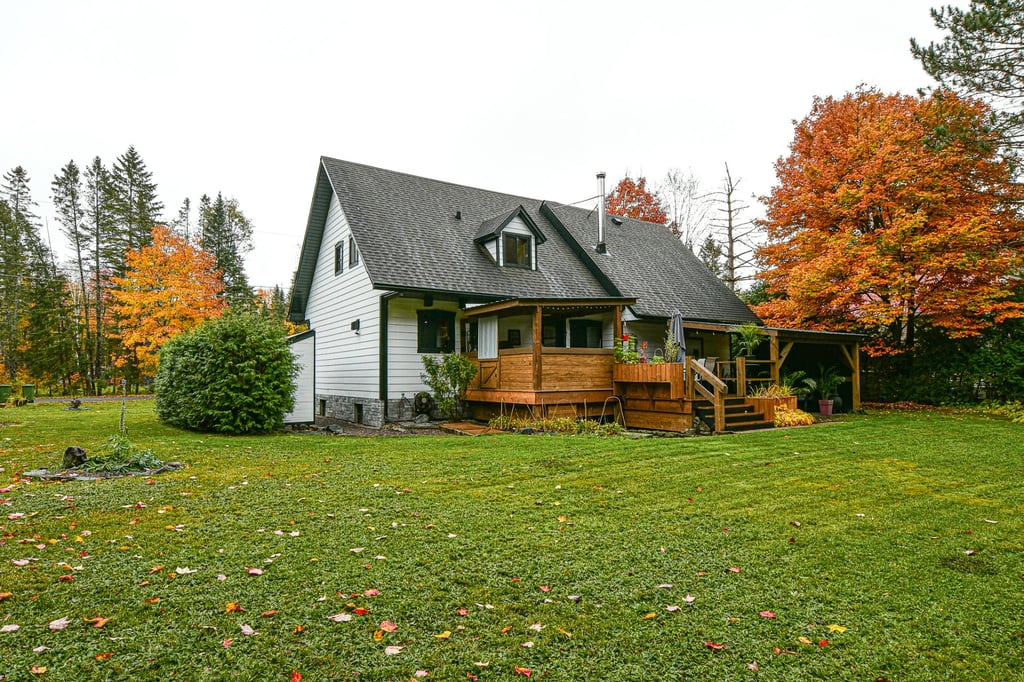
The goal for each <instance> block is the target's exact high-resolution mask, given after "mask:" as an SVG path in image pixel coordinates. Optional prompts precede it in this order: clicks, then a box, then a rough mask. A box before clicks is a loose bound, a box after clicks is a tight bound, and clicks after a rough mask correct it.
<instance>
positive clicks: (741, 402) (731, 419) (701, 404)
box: [693, 396, 775, 431]
mask: <svg viewBox="0 0 1024 682" xmlns="http://www.w3.org/2000/svg"><path fill="white" fill-rule="evenodd" d="M693 409H694V411H697V410H700V411H701V412H702V413H704V414H705V415H707V417H706V419H707V421H708V422H711V423H713V421H714V407H712V405H711V402H710V401H707V400H694V401H693ZM774 426H775V424H774V422H773V421H770V420H768V419H766V418H765V415H764V413H763V412H760V411H758V410H757V409H756V408H755V407H753V406H752V405H750V403H748V402H747V401H746V399H744V398H742V397H740V396H732V397H728V398H726V399H725V430H726V431H752V430H754V429H770V428H772V427H774Z"/></svg>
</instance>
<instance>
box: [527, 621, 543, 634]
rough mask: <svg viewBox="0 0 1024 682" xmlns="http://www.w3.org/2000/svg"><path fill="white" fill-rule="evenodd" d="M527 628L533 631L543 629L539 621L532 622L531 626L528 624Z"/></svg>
mask: <svg viewBox="0 0 1024 682" xmlns="http://www.w3.org/2000/svg"><path fill="white" fill-rule="evenodd" d="M527 629H528V630H535V631H537V632H540V631H541V630H543V629H544V626H543V625H541V624H540V623H534V624H533V625H531V626H530V627H529V628H527Z"/></svg>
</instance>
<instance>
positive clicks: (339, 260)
mask: <svg viewBox="0 0 1024 682" xmlns="http://www.w3.org/2000/svg"><path fill="white" fill-rule="evenodd" d="M344 263H345V243H344V242H338V243H337V244H335V245H334V274H335V275H340V274H341V273H342V271H343V270H344V269H345V265H344Z"/></svg>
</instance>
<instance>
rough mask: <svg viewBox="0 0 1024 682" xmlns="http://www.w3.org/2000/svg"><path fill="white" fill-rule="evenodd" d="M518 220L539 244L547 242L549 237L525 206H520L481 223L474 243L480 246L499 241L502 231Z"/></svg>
mask: <svg viewBox="0 0 1024 682" xmlns="http://www.w3.org/2000/svg"><path fill="white" fill-rule="evenodd" d="M516 218H519V219H520V220H522V221H523V223H524V224H525V225H526V227H528V228H529V229H530V232H531V233H532V234H533V237H534V239H536V240H537V244H543V243H544V242H545V241H547V237H545V236H544V233H543V232H541V231H540V228H539V227H537V223H536V222H534V220H533V218H531V217H530V214H529V213H527V212H526V209H525V208H523V205H522V204H520V205H519V206H516V207H515V208H514V209H512V210H511V211H510V212H507V213H499V214H498V215H496V216H494V217H491V218H488V219H487V220H485V221H483V222H482V223H480V229H478V230H477V231H476V237H475V238H474V241H475V242H476V243H478V244H481V243H483V242H486V241H488V240H489V239H497V238H498V237H499V236H500V235H501V231H502V230H504V229H505V228H506V227H507V226H508V224H509V223H511V222H512V221H513V220H515V219H516Z"/></svg>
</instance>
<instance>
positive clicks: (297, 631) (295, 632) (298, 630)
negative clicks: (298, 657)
mask: <svg viewBox="0 0 1024 682" xmlns="http://www.w3.org/2000/svg"><path fill="white" fill-rule="evenodd" d="M305 629H306V626H305V625H296V626H295V627H294V628H292V634H293V635H298V634H300V633H302V631H303V630H305Z"/></svg>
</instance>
